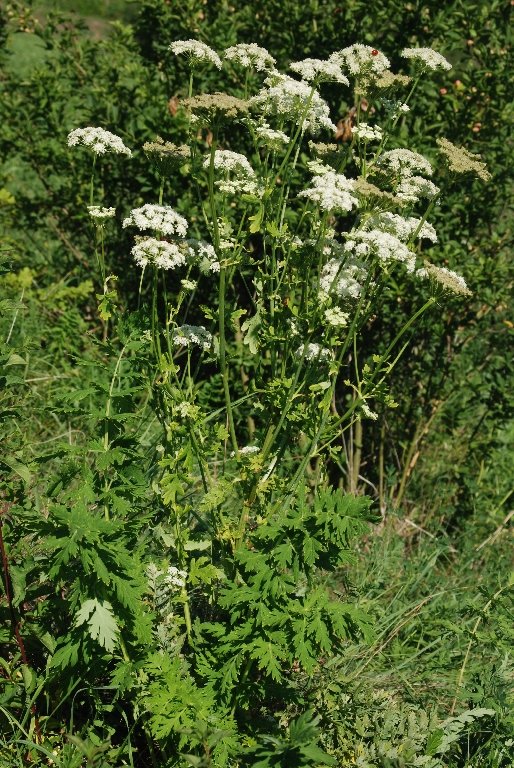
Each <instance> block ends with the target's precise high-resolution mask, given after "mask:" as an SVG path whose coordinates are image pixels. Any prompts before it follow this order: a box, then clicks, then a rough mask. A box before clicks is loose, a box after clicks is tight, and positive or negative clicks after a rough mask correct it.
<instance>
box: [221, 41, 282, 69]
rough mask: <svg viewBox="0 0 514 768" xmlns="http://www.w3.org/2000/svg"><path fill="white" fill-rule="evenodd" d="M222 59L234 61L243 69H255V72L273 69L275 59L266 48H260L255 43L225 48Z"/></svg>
mask: <svg viewBox="0 0 514 768" xmlns="http://www.w3.org/2000/svg"><path fill="white" fill-rule="evenodd" d="M223 58H225V59H226V60H227V61H234V62H236V63H237V64H240V65H241V66H242V67H245V69H251V68H252V69H256V70H257V72H262V71H263V70H267V69H273V67H274V66H275V59H274V58H273V56H272V55H271V54H270V53H268V51H267V50H266V48H261V47H260V46H259V45H257V43H239V44H238V45H232V46H230V48H226V49H225V52H224V54H223Z"/></svg>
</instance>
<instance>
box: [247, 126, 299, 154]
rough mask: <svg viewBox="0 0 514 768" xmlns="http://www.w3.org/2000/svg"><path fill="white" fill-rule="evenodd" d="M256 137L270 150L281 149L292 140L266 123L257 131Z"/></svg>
mask: <svg viewBox="0 0 514 768" xmlns="http://www.w3.org/2000/svg"><path fill="white" fill-rule="evenodd" d="M255 135H256V136H257V140H258V142H259V143H260V144H264V145H265V146H267V147H269V148H270V149H280V148H281V147H282V146H283V145H284V144H289V142H290V141H291V139H290V138H289V136H288V135H287V134H285V133H284V132H283V131H274V130H273V128H270V126H269V125H268V123H264V124H263V125H260V126H259V127H258V128H256V129H255Z"/></svg>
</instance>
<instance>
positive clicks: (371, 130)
mask: <svg viewBox="0 0 514 768" xmlns="http://www.w3.org/2000/svg"><path fill="white" fill-rule="evenodd" d="M352 133H353V135H354V136H356V137H357V138H358V139H362V140H363V141H380V140H381V138H382V136H383V131H382V128H380V126H378V125H369V124H368V123H359V124H358V125H356V126H355V127H354V128H352Z"/></svg>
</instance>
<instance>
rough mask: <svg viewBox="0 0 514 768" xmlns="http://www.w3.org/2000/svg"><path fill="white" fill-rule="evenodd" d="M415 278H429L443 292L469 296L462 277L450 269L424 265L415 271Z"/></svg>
mask: <svg viewBox="0 0 514 768" xmlns="http://www.w3.org/2000/svg"><path fill="white" fill-rule="evenodd" d="M416 276H417V277H419V278H420V279H422V280H423V279H426V278H430V279H431V280H433V281H434V282H435V283H437V284H438V285H439V287H440V288H442V289H443V291H449V292H450V293H456V294H461V295H463V296H471V291H470V290H469V288H468V286H467V285H466V281H465V280H464V278H463V277H462V275H459V274H457V272H454V271H453V270H451V269H447V268H446V267H437V266H436V265H435V264H429V263H428V262H426V263H425V266H424V267H422V268H421V269H418V270H417V271H416Z"/></svg>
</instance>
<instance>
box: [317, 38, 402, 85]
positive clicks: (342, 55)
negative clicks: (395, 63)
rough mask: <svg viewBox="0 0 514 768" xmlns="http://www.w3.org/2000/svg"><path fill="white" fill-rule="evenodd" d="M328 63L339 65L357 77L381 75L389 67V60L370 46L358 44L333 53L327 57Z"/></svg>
mask: <svg viewBox="0 0 514 768" xmlns="http://www.w3.org/2000/svg"><path fill="white" fill-rule="evenodd" d="M329 61H333V62H335V63H336V64H339V66H341V67H344V68H346V69H347V70H348V71H349V72H350V74H352V75H355V76H357V77H359V76H361V75H367V76H369V75H381V74H382V72H384V71H385V70H386V69H389V67H390V62H389V59H388V58H387V57H386V56H384V54H383V53H380V51H377V49H376V48H372V47H371V46H370V45H361V44H360V43H355V44H354V45H349V46H348V47H347V48H343V49H342V50H340V51H335V52H334V53H333V54H331V56H330V57H329Z"/></svg>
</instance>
